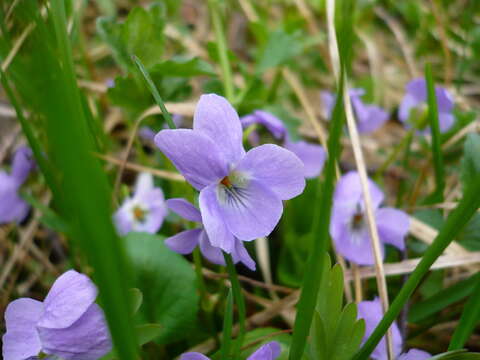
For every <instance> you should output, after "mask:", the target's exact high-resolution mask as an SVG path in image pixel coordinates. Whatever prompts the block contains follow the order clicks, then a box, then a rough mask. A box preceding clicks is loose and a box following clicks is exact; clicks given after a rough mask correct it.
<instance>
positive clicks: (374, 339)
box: [354, 175, 480, 360]
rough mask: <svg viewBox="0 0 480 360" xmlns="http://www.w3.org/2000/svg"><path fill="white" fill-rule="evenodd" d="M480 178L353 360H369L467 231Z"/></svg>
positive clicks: (478, 203)
mask: <svg viewBox="0 0 480 360" xmlns="http://www.w3.org/2000/svg"><path fill="white" fill-rule="evenodd" d="M479 193H480V175H477V177H476V178H475V180H474V181H472V183H471V185H470V186H469V187H468V188H467V191H466V192H465V194H464V196H463V198H462V200H461V201H460V203H459V204H458V206H457V207H456V208H455V210H454V211H453V212H452V213H451V214H450V216H449V217H448V218H447V220H446V222H445V224H444V225H443V227H442V229H441V230H440V233H439V234H438V235H437V237H436V238H435V240H434V241H433V243H432V245H430V247H429V248H428V249H427V251H426V252H425V254H424V255H423V257H422V260H421V261H420V263H419V264H418V265H417V267H416V268H415V270H414V271H413V272H412V274H411V275H410V277H409V279H408V280H407V282H406V283H405V285H404V286H403V287H402V289H401V290H400V292H399V293H398V295H397V297H396V298H395V300H394V301H393V303H392V305H391V306H390V308H389V309H388V311H387V312H386V314H385V316H384V317H383V319H382V320H381V321H380V323H379V324H378V326H377V327H376V328H375V330H374V332H373V333H372V335H371V336H370V337H369V338H368V340H367V341H366V342H365V344H364V345H363V347H362V348H361V349H360V351H359V352H358V353H357V355H356V356H355V357H354V360H366V359H368V357H369V356H370V354H371V353H372V351H373V350H374V349H375V347H376V346H377V345H378V343H379V342H380V339H382V337H383V336H384V335H385V333H386V332H387V329H388V328H389V327H390V325H391V324H392V323H393V321H395V319H396V317H397V316H398V314H400V311H401V310H402V308H403V306H404V305H405V304H406V302H407V301H408V299H409V298H410V296H411V295H412V294H413V292H414V291H415V289H416V288H417V286H418V284H419V283H420V282H421V281H422V279H423V277H424V276H425V274H426V273H427V272H428V271H429V269H430V267H431V266H432V264H433V263H434V262H435V260H437V258H438V257H439V256H440V255H441V254H442V253H443V251H444V250H445V249H446V248H447V246H448V245H449V244H450V243H451V242H452V241H453V239H454V238H455V237H456V236H457V234H458V233H459V232H460V231H461V230H462V229H463V228H464V226H465V225H466V224H467V223H468V221H469V220H470V218H471V217H472V216H473V215H474V214H475V213H476V211H477V209H478V207H479V206H480V197H479V196H478V194H479Z"/></svg>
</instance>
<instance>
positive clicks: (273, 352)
mask: <svg viewBox="0 0 480 360" xmlns="http://www.w3.org/2000/svg"><path fill="white" fill-rule="evenodd" d="M281 351H282V349H281V348H280V344H279V343H278V342H276V341H271V342H269V343H267V344H265V345H263V346H262V347H260V348H259V349H258V350H257V351H255V352H254V353H253V354H252V355H250V356H249V357H248V358H247V360H275V359H276V358H278V357H279V356H280V353H281ZM180 360H210V359H209V358H208V357H206V356H205V355H202V354H200V353H197V352H190V353H185V354H183V355H182V356H180Z"/></svg>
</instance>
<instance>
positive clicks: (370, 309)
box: [357, 298, 431, 360]
mask: <svg viewBox="0 0 480 360" xmlns="http://www.w3.org/2000/svg"><path fill="white" fill-rule="evenodd" d="M357 318H358V319H364V320H365V335H364V336H363V341H362V343H365V341H366V340H367V339H368V338H369V337H370V335H371V334H372V333H373V330H375V328H376V326H377V325H378V323H379V322H380V320H381V319H382V318H383V311H382V303H381V302H380V299H379V298H375V299H374V300H372V301H361V302H360V303H359V304H358V315H357ZM390 329H391V330H392V341H393V353H394V355H395V357H396V359H397V360H424V359H429V358H430V357H431V355H430V354H429V353H427V352H425V351H422V350H417V349H411V350H410V351H408V352H407V353H404V354H400V353H401V352H402V347H403V340H402V336H401V335H400V330H399V329H398V326H397V324H396V323H393V324H392V326H391V327H390ZM371 358H372V359H374V360H387V359H388V352H387V340H386V338H385V337H383V338H382V340H380V342H379V343H378V345H377V347H376V348H375V350H374V351H373V353H372V355H371Z"/></svg>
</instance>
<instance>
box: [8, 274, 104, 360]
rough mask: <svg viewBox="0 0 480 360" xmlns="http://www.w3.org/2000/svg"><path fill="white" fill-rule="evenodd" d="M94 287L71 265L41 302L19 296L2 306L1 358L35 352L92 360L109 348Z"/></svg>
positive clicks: (19, 359)
mask: <svg viewBox="0 0 480 360" xmlns="http://www.w3.org/2000/svg"><path fill="white" fill-rule="evenodd" d="M96 297H97V289H96V287H95V285H94V284H93V283H92V281H91V280H90V279H89V278H88V277H87V276H85V275H82V274H79V273H78V272H76V271H74V270H70V271H67V272H66V273H64V274H63V275H61V276H60V277H59V278H58V279H57V280H56V281H55V283H54V284H53V286H52V288H51V289H50V291H49V293H48V294H47V297H46V298H45V300H44V301H43V302H41V301H37V300H33V299H29V298H21V299H17V300H15V301H12V302H11V303H10V304H9V305H8V307H7V310H6V311H5V324H6V328H7V332H6V333H5V335H3V338H2V341H3V359H4V360H25V359H29V358H31V357H33V358H35V357H36V356H38V355H39V354H40V352H42V353H44V354H49V355H55V356H58V357H61V358H63V359H66V360H96V359H98V358H100V357H102V356H103V355H105V354H106V353H108V352H109V351H110V349H111V347H112V346H111V341H110V334H109V332H108V327H107V324H106V322H105V319H104V315H103V312H102V309H101V308H100V307H99V306H98V305H97V304H96V303H95V299H96Z"/></svg>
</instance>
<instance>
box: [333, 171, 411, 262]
mask: <svg viewBox="0 0 480 360" xmlns="http://www.w3.org/2000/svg"><path fill="white" fill-rule="evenodd" d="M369 188H370V195H371V197H372V206H373V210H374V215H375V219H376V223H377V228H378V233H379V236H380V240H381V241H382V242H383V243H384V244H390V245H393V246H395V247H396V248H398V249H399V250H403V249H404V248H405V236H406V235H407V233H408V229H409V226H410V221H409V218H408V215H407V214H405V213H404V212H403V211H400V210H397V209H393V208H388V207H383V208H380V205H381V203H382V202H383V199H384V195H383V192H382V190H380V188H379V187H378V186H377V185H376V184H375V183H374V182H373V181H371V180H369ZM330 235H331V237H332V239H333V241H335V246H336V248H337V250H338V252H339V253H340V254H342V255H343V256H344V257H345V258H346V259H347V260H349V261H351V262H354V263H356V264H358V265H373V264H374V263H375V261H374V257H373V251H372V247H371V240H370V233H369V230H368V225H367V219H366V214H365V204H364V201H363V192H362V187H361V183H360V177H359V175H358V173H357V172H356V171H351V172H349V173H347V174H345V175H343V176H342V177H341V178H340V180H339V181H338V183H337V186H336V188H335V194H334V199H333V208H332V218H331V221H330Z"/></svg>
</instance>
